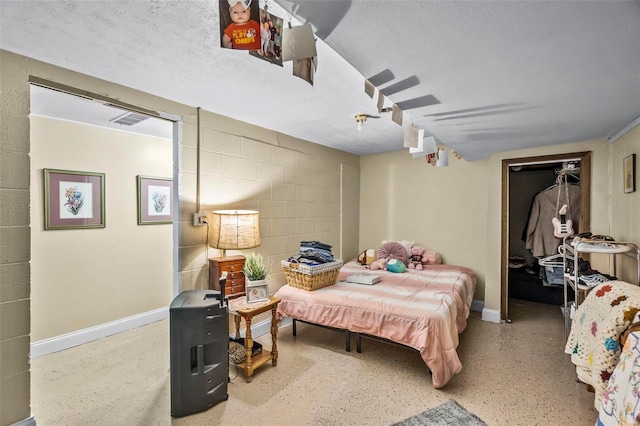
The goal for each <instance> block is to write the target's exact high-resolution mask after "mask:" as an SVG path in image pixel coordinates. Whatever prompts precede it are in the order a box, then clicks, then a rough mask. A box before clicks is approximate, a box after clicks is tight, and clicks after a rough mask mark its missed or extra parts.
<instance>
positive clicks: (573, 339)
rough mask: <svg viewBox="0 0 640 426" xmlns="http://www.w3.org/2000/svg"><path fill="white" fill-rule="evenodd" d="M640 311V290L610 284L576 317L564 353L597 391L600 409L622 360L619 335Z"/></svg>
mask: <svg viewBox="0 0 640 426" xmlns="http://www.w3.org/2000/svg"><path fill="white" fill-rule="evenodd" d="M639 311H640V287H638V286H635V285H632V284H629V283H626V282H624V281H609V282H606V283H603V284H600V285H598V286H597V287H595V288H593V289H592V290H591V292H589V294H588V295H587V297H586V298H585V300H584V302H583V303H582V304H581V305H580V306H579V307H578V309H577V310H576V313H575V315H574V318H573V324H572V327H571V333H570V334H569V339H568V340H567V344H566V346H565V352H566V353H568V354H571V362H573V363H574V364H575V366H576V372H577V374H578V379H580V380H581V381H582V382H584V383H587V384H590V385H591V386H593V388H594V389H595V400H594V406H595V408H596V409H599V408H600V406H601V401H602V397H603V395H604V392H605V390H606V388H607V384H608V382H609V378H610V377H611V374H612V373H613V370H614V369H615V367H616V365H618V361H619V359H620V351H621V347H620V343H619V341H620V335H621V334H622V333H623V332H624V330H625V329H627V327H629V325H630V324H631V322H632V321H633V319H634V317H635V315H636V313H637V312H639Z"/></svg>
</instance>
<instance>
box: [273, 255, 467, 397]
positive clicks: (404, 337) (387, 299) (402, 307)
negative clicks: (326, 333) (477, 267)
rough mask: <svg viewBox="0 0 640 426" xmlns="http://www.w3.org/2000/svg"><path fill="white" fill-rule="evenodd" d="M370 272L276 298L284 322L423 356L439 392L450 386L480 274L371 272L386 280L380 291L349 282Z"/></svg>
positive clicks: (347, 271) (353, 265)
mask: <svg viewBox="0 0 640 426" xmlns="http://www.w3.org/2000/svg"><path fill="white" fill-rule="evenodd" d="M364 271H367V270H366V269H365V268H364V267H363V266H361V265H359V264H358V263H357V262H355V261H351V262H348V263H346V264H345V265H344V266H343V267H342V269H341V270H340V274H339V275H338V282H337V283H336V284H335V285H332V286H329V287H324V288H321V289H318V290H315V291H306V290H301V289H298V288H293V287H290V286H288V285H285V286H284V287H282V288H280V289H279V290H278V291H277V292H276V294H275V296H276V297H279V298H280V299H281V300H282V301H281V302H280V304H279V305H278V316H279V317H282V316H286V317H290V318H295V319H300V320H304V321H308V322H312V323H315V324H322V325H326V326H330V327H336V328H342V329H346V330H350V331H352V332H357V333H366V334H369V335H372V336H377V337H382V338H385V339H389V340H391V341H394V342H397V343H401V344H403V345H406V346H410V347H412V348H414V349H417V350H418V351H420V354H421V356H422V359H423V360H424V362H425V363H426V364H427V366H428V367H429V369H430V370H431V372H432V375H433V376H432V377H433V386H434V387H435V388H440V387H442V386H444V385H445V384H446V383H447V382H448V381H449V380H450V379H451V377H452V376H453V375H454V374H456V373H459V372H460V370H461V369H462V364H461V363H460V359H459V358H458V353H457V352H456V348H457V347H458V333H461V332H462V331H463V330H464V329H465V327H466V325H467V318H468V317H469V309H470V306H471V302H472V300H473V294H474V291H475V288H476V279H475V274H474V273H473V271H471V270H470V269H468V268H465V267H461V266H451V265H432V266H427V267H425V269H423V270H422V271H416V270H408V271H407V272H405V273H401V274H396V273H391V272H386V271H371V272H373V273H375V274H379V275H380V276H381V277H382V280H381V281H380V282H379V283H378V284H375V285H371V286H369V285H361V284H352V283H347V282H344V281H343V280H344V279H345V278H346V277H347V276H348V275H351V274H354V273H358V272H364Z"/></svg>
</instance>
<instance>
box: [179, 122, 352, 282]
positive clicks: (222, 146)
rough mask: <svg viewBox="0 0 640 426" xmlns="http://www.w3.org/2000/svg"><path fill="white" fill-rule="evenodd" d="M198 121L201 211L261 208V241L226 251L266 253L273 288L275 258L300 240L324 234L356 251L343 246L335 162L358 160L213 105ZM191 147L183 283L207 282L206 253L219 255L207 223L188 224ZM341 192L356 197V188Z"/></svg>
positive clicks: (189, 163)
mask: <svg viewBox="0 0 640 426" xmlns="http://www.w3.org/2000/svg"><path fill="white" fill-rule="evenodd" d="M200 122H201V134H200V168H199V171H200V175H199V177H200V211H201V212H204V213H211V212H212V211H213V210H218V209H250V210H257V211H259V212H260V233H261V237H262V245H261V246H260V247H257V248H255V249H251V250H245V251H238V252H234V251H230V250H229V251H227V255H233V254H242V253H243V252H244V253H246V252H247V251H256V252H258V253H261V254H262V255H264V256H265V257H266V258H267V260H268V261H269V262H270V263H271V265H272V268H271V274H270V275H269V277H268V279H267V282H268V283H269V289H270V292H271V293H272V294H273V293H274V292H275V291H276V290H277V289H278V288H280V287H281V286H282V285H284V276H283V272H282V268H281V266H280V261H281V260H283V259H287V258H288V257H289V256H291V255H292V254H295V253H296V252H298V249H299V247H300V241H303V240H319V241H323V242H326V243H328V244H331V245H332V246H333V251H334V255H335V256H336V258H342V257H343V256H351V257H355V253H343V252H342V248H341V168H342V165H343V164H348V165H350V166H352V167H359V158H358V157H357V156H353V155H351V154H346V153H344V152H340V151H336V150H333V149H329V148H325V147H320V146H318V145H315V144H311V143H308V142H305V141H301V140H299V139H295V138H291V137H288V136H285V135H282V134H279V133H277V132H273V131H270V130H267V129H262V128H256V127H255V126H251V125H248V124H246V123H242V122H239V121H236V120H232V119H229V118H226V117H221V116H218V115H216V114H212V113H207V112H203V113H202V115H201V118H200ZM183 130H184V131H185V132H197V129H194V128H189V129H183ZM185 140H186V138H185ZM190 140H193V138H190ZM197 149H198V148H197V145H196V146H195V147H193V146H183V149H182V153H183V157H182V160H183V161H182V170H183V177H184V180H183V188H182V189H183V199H182V220H183V223H182V228H181V229H182V235H183V244H182V247H181V256H180V258H181V262H182V263H181V267H180V270H181V271H182V288H183V289H191V288H193V289H202V288H207V287H206V286H207V280H208V272H207V265H208V260H207V258H212V257H217V256H220V252H219V251H218V250H217V249H214V248H211V247H208V246H207V244H206V240H207V230H206V228H204V227H203V228H196V229H194V228H195V227H193V226H192V225H191V222H192V216H193V213H195V212H196V203H195V200H196V197H197V194H196V193H195V192H193V189H194V188H195V187H196V186H197V184H196V180H197V179H198V167H197ZM354 187H356V188H359V186H358V185H355V186H354ZM347 195H348V196H349V197H352V198H358V197H359V194H358V193H354V194H347ZM356 214H357V213H356ZM348 234H349V235H347V236H346V238H353V239H354V241H357V238H358V237H357V235H358V230H357V229H352V230H349V231H348Z"/></svg>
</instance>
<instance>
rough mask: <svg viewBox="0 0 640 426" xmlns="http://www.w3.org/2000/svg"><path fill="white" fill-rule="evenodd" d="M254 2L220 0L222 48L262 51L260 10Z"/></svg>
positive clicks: (248, 0)
mask: <svg viewBox="0 0 640 426" xmlns="http://www.w3.org/2000/svg"><path fill="white" fill-rule="evenodd" d="M252 1H253V0H219V5H220V47H224V48H227V49H239V50H260V24H259V21H260V10H259V7H258V4H257V3H258V1H257V0H255V2H256V4H255V5H252V4H251V3H252Z"/></svg>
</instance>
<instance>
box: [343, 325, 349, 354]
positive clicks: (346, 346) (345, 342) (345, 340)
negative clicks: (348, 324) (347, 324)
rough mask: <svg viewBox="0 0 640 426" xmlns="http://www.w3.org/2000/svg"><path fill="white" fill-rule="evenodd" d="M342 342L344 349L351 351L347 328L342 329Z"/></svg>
mask: <svg viewBox="0 0 640 426" xmlns="http://www.w3.org/2000/svg"><path fill="white" fill-rule="evenodd" d="M344 344H345V350H346V351H347V352H351V332H350V331H349V330H345V331H344Z"/></svg>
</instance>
